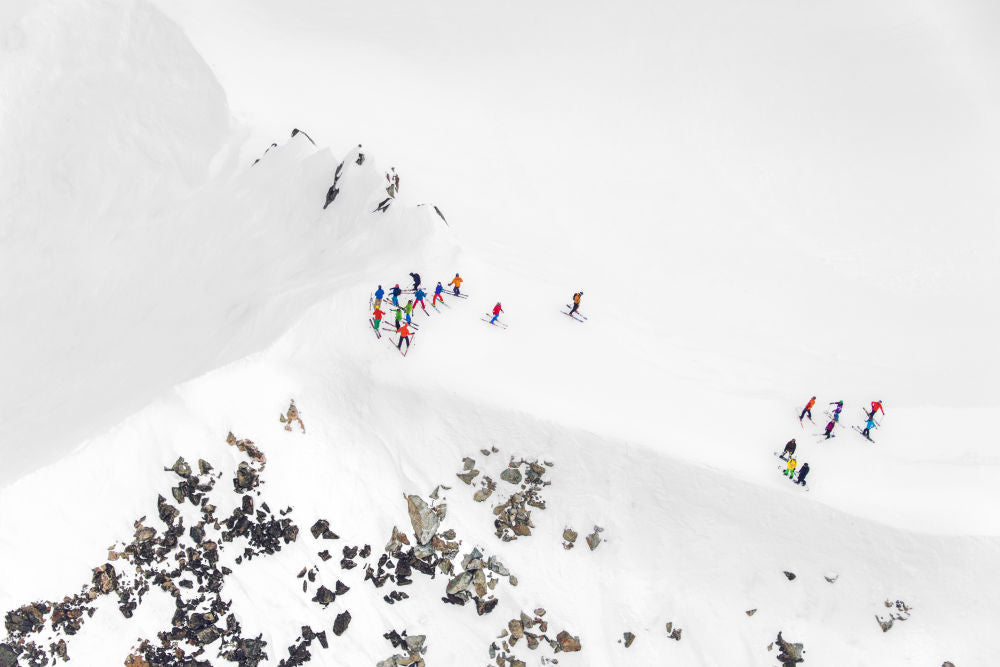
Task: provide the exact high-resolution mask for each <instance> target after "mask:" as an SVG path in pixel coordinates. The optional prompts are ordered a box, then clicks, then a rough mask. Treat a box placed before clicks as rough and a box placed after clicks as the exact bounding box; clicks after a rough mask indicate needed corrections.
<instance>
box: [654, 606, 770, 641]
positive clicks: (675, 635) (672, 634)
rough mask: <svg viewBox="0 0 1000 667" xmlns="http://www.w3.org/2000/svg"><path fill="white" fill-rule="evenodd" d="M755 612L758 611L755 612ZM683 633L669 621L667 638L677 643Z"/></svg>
mask: <svg viewBox="0 0 1000 667" xmlns="http://www.w3.org/2000/svg"><path fill="white" fill-rule="evenodd" d="M754 611H756V610H754ZM681 632H683V631H682V630H681V629H680V628H675V627H674V622H673V621H667V637H669V638H670V639H676V640H677V641H680V640H681Z"/></svg>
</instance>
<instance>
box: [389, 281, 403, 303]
mask: <svg viewBox="0 0 1000 667" xmlns="http://www.w3.org/2000/svg"><path fill="white" fill-rule="evenodd" d="M389 293H390V294H392V305H394V306H396V307H397V308H399V295H400V294H402V293H403V290H401V289H399V283H396V286H395V287H393V288H392V290H390V292H389Z"/></svg>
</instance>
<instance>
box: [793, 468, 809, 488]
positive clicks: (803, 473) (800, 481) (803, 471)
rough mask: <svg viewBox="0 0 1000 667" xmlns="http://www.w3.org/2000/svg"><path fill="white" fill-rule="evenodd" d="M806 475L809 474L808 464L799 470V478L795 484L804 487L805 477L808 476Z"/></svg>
mask: <svg viewBox="0 0 1000 667" xmlns="http://www.w3.org/2000/svg"><path fill="white" fill-rule="evenodd" d="M808 474H809V464H808V463H803V464H802V467H801V468H799V478H798V479H797V480H795V483H796V484H801V485H802V486H805V485H806V475H808Z"/></svg>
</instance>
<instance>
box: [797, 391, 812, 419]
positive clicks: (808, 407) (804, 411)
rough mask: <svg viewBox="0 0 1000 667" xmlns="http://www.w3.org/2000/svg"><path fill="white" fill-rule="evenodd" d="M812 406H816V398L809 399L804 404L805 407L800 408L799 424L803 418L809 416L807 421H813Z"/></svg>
mask: <svg viewBox="0 0 1000 667" xmlns="http://www.w3.org/2000/svg"><path fill="white" fill-rule="evenodd" d="M814 405H816V397H815V396H813V397H812V398H810V399H809V402H808V403H806V407H804V408H802V414H800V415H799V422H801V421H802V418H803V417H805V416H806V415H809V421H812V420H813V413H812V409H813V406H814Z"/></svg>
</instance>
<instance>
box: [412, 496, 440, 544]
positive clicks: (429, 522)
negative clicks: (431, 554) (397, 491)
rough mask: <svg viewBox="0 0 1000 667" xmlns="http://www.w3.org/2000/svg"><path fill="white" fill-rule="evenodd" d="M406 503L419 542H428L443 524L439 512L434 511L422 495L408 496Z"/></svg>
mask: <svg viewBox="0 0 1000 667" xmlns="http://www.w3.org/2000/svg"><path fill="white" fill-rule="evenodd" d="M406 505H407V511H408V512H409V514H410V523H411V524H412V525H413V534H414V535H415V536H416V538H417V544H427V543H428V542H430V541H431V538H432V537H434V535H435V533H437V529H438V527H439V526H440V525H441V519H440V517H439V516H438V513H437V512H435V511H433V510H432V509H431V508H430V507H429V506H428V505H427V503H425V502H424V501H423V499H422V498H421V497H420V496H412V495H411V496H407V497H406Z"/></svg>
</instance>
